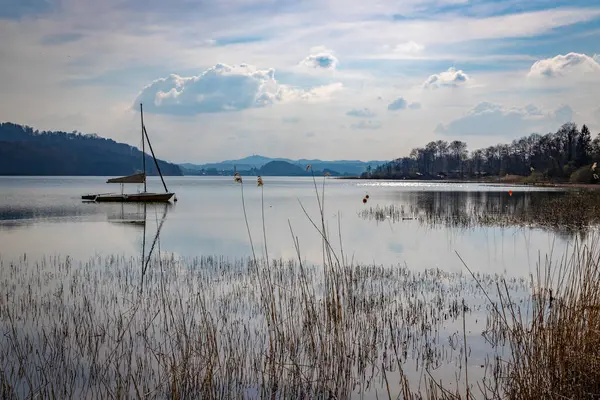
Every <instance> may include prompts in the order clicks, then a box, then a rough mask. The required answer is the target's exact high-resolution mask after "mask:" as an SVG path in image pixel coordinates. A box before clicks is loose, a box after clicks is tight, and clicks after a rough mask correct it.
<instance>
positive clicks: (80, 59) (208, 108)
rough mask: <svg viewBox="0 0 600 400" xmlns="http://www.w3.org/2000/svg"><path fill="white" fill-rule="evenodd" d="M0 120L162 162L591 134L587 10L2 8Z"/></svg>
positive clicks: (14, 0)
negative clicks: (145, 141)
mask: <svg viewBox="0 0 600 400" xmlns="http://www.w3.org/2000/svg"><path fill="white" fill-rule="evenodd" d="M0 38H2V39H1V40H0V57H1V60H2V64H1V65H2V68H0V121H10V122H15V123H20V124H26V125H29V126H32V127H33V128H35V129H39V130H62V131H67V132H71V131H74V130H77V131H79V132H83V133H96V134H98V135H100V136H103V137H109V138H112V139H115V140H117V141H120V142H126V143H129V144H132V145H135V146H140V145H141V133H140V113H139V108H140V103H142V104H143V108H144V114H143V115H144V122H145V126H146V129H147V131H148V134H149V136H150V140H151V141H152V146H153V148H154V151H155V152H156V155H157V157H159V158H162V159H166V160H169V161H174V162H193V163H203V162H215V161H221V160H224V159H234V158H240V157H244V156H248V155H252V154H260V155H264V156H270V157H288V158H296V159H297V158H309V159H314V158H321V159H330V160H331V159H358V160H390V159H393V158H397V157H401V156H406V155H408V154H409V153H410V150H411V149H412V148H414V147H417V146H424V145H425V144H426V143H427V142H429V141H432V140H447V141H452V140H463V141H465V142H467V144H468V146H469V149H470V150H475V149H477V148H481V147H485V146H489V145H493V144H498V143H505V142H510V141H512V140H513V139H515V138H519V137H522V136H525V135H529V134H531V133H534V132H535V133H542V134H543V133H547V132H550V131H556V130H557V129H558V128H559V127H560V126H561V125H562V124H563V123H565V122H569V121H574V122H575V123H577V124H578V125H582V124H587V125H588V127H589V128H590V129H591V131H592V134H593V135H594V136H595V135H596V134H597V133H599V132H600V99H599V97H598V93H600V92H599V89H600V4H599V3H598V2H597V0H579V1H577V0H573V1H569V0H558V1H548V0H530V1H527V2H523V1H517V0H405V1H391V0H372V1H368V2H364V1H357V0H344V1H342V0H305V1H303V0H295V1H292V0H281V1H276V0H219V1H216V2H215V1H206V0H172V1H169V2H166V1H160V0H145V1H142V0H103V1H96V0H0Z"/></svg>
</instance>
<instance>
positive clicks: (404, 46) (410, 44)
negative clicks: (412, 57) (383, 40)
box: [383, 40, 425, 54]
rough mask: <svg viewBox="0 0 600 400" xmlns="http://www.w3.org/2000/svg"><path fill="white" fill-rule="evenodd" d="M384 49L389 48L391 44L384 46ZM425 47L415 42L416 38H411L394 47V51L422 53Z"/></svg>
mask: <svg viewBox="0 0 600 400" xmlns="http://www.w3.org/2000/svg"><path fill="white" fill-rule="evenodd" d="M383 48H384V50H389V48H390V46H387V45H386V46H384V47H383ZM424 49H425V46H423V45H422V44H419V43H417V42H415V41H414V40H409V41H406V42H403V43H399V44H397V45H396V46H394V47H393V48H392V51H394V52H396V53H408V54H415V53H420V52H422V51H423V50H424Z"/></svg>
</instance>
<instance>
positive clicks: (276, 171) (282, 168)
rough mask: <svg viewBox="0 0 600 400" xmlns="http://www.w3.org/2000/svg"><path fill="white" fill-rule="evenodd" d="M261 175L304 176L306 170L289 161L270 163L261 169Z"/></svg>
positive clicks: (306, 173)
mask: <svg viewBox="0 0 600 400" xmlns="http://www.w3.org/2000/svg"><path fill="white" fill-rule="evenodd" d="M259 175H264V176H304V175H308V172H307V171H306V170H305V169H302V168H300V167H299V166H297V165H294V164H292V163H289V162H287V161H270V162H268V163H266V164H265V165H263V166H262V167H261V168H260V169H259Z"/></svg>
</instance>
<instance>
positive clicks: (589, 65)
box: [527, 52, 600, 79]
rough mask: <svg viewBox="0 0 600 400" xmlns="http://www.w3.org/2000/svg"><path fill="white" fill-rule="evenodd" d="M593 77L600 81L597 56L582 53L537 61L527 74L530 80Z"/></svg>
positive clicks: (599, 64)
mask: <svg viewBox="0 0 600 400" xmlns="http://www.w3.org/2000/svg"><path fill="white" fill-rule="evenodd" d="M582 75H592V76H595V77H597V78H598V79H600V63H598V59H597V56H594V57H590V56H587V55H585V54H580V53H572V52H571V53H568V54H565V55H562V54H559V55H557V56H556V57H553V58H547V59H544V60H539V61H536V62H535V63H534V64H533V65H532V66H531V68H530V70H529V73H528V74H527V76H528V77H530V78H545V79H548V78H559V77H565V76H579V77H581V76H582Z"/></svg>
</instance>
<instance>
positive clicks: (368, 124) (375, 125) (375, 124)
mask: <svg viewBox="0 0 600 400" xmlns="http://www.w3.org/2000/svg"><path fill="white" fill-rule="evenodd" d="M350 126H351V127H352V128H354V129H373V130H375V129H381V126H382V124H381V122H380V121H372V120H366V121H365V120H363V121H360V122H359V123H357V124H352V125H350Z"/></svg>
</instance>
